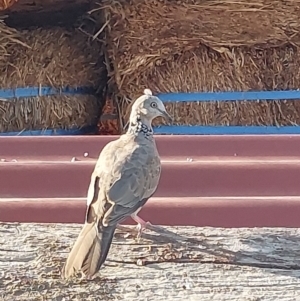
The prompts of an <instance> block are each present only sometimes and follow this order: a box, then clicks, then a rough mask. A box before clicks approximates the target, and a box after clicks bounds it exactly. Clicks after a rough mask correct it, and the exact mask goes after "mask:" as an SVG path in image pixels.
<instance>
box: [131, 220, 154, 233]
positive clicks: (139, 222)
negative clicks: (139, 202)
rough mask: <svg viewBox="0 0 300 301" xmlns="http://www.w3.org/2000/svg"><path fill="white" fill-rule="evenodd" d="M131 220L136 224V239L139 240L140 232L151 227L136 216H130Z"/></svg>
mask: <svg viewBox="0 0 300 301" xmlns="http://www.w3.org/2000/svg"><path fill="white" fill-rule="evenodd" d="M131 217H132V219H133V220H134V221H135V222H136V223H137V231H138V234H137V237H138V238H140V237H141V235H142V232H143V231H144V230H145V229H147V228H148V226H152V224H151V223H150V222H146V221H144V220H143V219H142V218H140V217H139V216H137V215H132V216H131Z"/></svg>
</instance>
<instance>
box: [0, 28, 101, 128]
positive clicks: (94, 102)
mask: <svg viewBox="0 0 300 301" xmlns="http://www.w3.org/2000/svg"><path fill="white" fill-rule="evenodd" d="M13 32H14V33H15V34H18V38H13V39H12V40H11V39H10V40H9V39H8V40H9V41H12V42H11V43H6V44H5V45H4V47H0V51H1V48H4V50H3V51H5V53H3V54H2V53H0V88H1V89H3V88H13V89H14V88H20V87H38V86H48V87H53V88H58V89H59V88H63V87H72V88H76V87H91V88H95V90H97V97H96V96H94V95H68V96H44V97H36V98H34V97H32V98H26V99H22V100H21V99H20V100H16V99H15V100H12V101H4V102H1V105H0V120H1V121H0V131H22V130H39V129H46V128H55V129H61V128H64V129H67V128H73V127H75V126H76V127H83V126H88V125H96V124H97V118H98V117H99V115H100V113H101V109H102V106H103V102H104V101H103V89H104V87H105V85H106V70H105V66H104V63H103V55H102V53H101V47H102V44H101V43H100V42H99V41H96V40H95V41H91V39H90V38H89V37H88V36H87V35H85V34H83V33H81V32H79V31H78V30H76V29H72V30H71V29H70V30H67V29H64V28H60V27H57V28H51V29H42V28H38V29H33V30H20V31H13ZM2 45H3V44H2V43H1V38H0V46H2ZM4 57H5V59H4ZM1 116H2V118H1Z"/></svg>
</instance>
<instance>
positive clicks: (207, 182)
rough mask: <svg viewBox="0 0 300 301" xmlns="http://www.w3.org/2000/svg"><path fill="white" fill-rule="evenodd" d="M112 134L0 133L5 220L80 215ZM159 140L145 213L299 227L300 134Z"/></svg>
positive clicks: (170, 219)
mask: <svg viewBox="0 0 300 301" xmlns="http://www.w3.org/2000/svg"><path fill="white" fill-rule="evenodd" d="M112 139H116V137H108V136H89V137H78V136H76V137H75V136H74V137H32V138H28V137H0V160H1V161H0V220H1V221H19V222H76V223H81V222H83V218H84V211H85V196H86V191H87V187H88V184H89V180H90V174H91V171H92V170H93V167H94V164H95V162H96V159H97V156H98V154H99V152H100V151H101V149H102V147H103V146H104V145H105V144H106V143H107V142H108V141H110V140H112ZM156 140H157V145H158V149H159V152H160V154H161V157H162V161H163V171H162V178H161V182H160V185H159V188H158V190H157V193H156V194H155V196H154V198H152V199H151V200H149V202H148V203H147V205H146V206H145V208H144V209H143V210H142V211H141V216H142V217H144V218H145V219H147V220H150V221H151V222H152V223H156V224H163V225H198V226H222V227H246V226H247V227H255V226H271V227H273V226H285V227H299V226H300V218H299V216H300V185H299V184H298V182H299V179H300V135H294V136H285V135H280V136H157V138H156ZM74 158H76V160H74ZM72 159H73V160H72ZM129 222H130V223H131V222H132V221H131V220H130V219H129V220H127V221H126V223H129Z"/></svg>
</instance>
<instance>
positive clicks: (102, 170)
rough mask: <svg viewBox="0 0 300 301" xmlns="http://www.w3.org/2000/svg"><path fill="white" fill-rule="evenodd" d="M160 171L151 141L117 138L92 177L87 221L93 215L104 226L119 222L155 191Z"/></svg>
mask: <svg viewBox="0 0 300 301" xmlns="http://www.w3.org/2000/svg"><path fill="white" fill-rule="evenodd" d="M160 172H161V164H160V158H159V156H158V153H157V150H156V146H155V144H153V143H152V142H151V143H150V142H149V143H148V144H139V143H137V142H136V141H135V140H134V139H131V140H128V139H126V140H125V139H124V140H122V139H119V140H116V141H114V143H111V144H108V145H107V146H106V147H105V148H104V149H103V150H102V152H101V154H100V157H99V160H98V162H97V164H96V167H95V170H94V172H93V174H92V177H91V183H90V187H89V191H88V211H87V219H88V214H89V212H94V214H97V215H98V217H99V218H101V219H102V224H103V225H105V226H108V225H112V224H117V223H120V222H121V221H122V220H124V219H125V218H126V217H128V216H129V215H131V214H132V213H134V212H135V211H136V210H137V209H139V208H140V207H141V206H143V205H144V203H145V202H146V201H147V199H148V198H149V197H150V196H151V195H152V194H153V193H154V192H155V190H156V188H157V185H158V182H159V178H160ZM97 179H99V181H98V182H97ZM97 183H98V184H97ZM95 184H96V185H95ZM98 185H99V189H97V187H98ZM96 191H98V194H100V195H98V197H97V196H95V192H96ZM99 196H101V197H99ZM89 208H95V209H94V210H92V211H91V209H89Z"/></svg>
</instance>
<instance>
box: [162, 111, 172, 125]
mask: <svg viewBox="0 0 300 301" xmlns="http://www.w3.org/2000/svg"><path fill="white" fill-rule="evenodd" d="M160 112H161V116H162V117H164V118H165V119H166V121H167V122H169V123H171V122H173V118H172V117H171V116H170V115H169V114H168V113H167V111H160Z"/></svg>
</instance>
